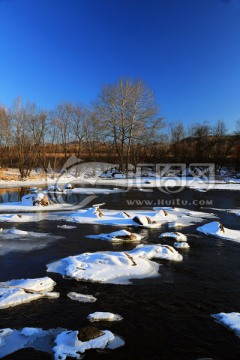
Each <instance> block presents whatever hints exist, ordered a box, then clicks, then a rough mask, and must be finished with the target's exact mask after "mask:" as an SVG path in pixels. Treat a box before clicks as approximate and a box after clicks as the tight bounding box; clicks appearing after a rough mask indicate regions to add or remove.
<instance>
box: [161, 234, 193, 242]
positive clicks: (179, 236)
mask: <svg viewBox="0 0 240 360" xmlns="http://www.w3.org/2000/svg"><path fill="white" fill-rule="evenodd" d="M165 237H168V238H173V239H175V240H176V241H187V237H186V235H184V234H182V233H180V232H165V233H162V234H161V235H160V236H159V238H165Z"/></svg>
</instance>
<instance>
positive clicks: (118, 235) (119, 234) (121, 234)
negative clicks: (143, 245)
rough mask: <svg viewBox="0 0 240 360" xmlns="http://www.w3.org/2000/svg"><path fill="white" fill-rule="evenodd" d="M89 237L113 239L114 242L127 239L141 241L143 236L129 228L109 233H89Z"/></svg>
mask: <svg viewBox="0 0 240 360" xmlns="http://www.w3.org/2000/svg"><path fill="white" fill-rule="evenodd" d="M87 237H88V238H92V239H100V240H105V241H112V242H125V241H130V242H139V241H141V239H142V236H140V235H138V234H135V233H131V232H129V231H127V230H119V231H114V232H112V233H108V234H96V235H87Z"/></svg>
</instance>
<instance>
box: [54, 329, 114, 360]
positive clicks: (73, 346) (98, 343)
mask: <svg viewBox="0 0 240 360" xmlns="http://www.w3.org/2000/svg"><path fill="white" fill-rule="evenodd" d="M103 333H104V334H103V335H102V336H99V337H97V338H95V339H92V340H89V341H80V340H79V339H78V331H64V332H62V333H61V334H59V335H58V336H57V338H56V339H55V344H56V346H54V348H53V351H54V359H56V360H60V359H61V360H65V359H66V358H67V357H73V358H75V359H81V354H83V353H85V351H86V350H89V349H104V348H106V347H108V344H109V343H111V342H112V341H114V339H115V336H114V334H113V333H112V332H111V331H108V330H103Z"/></svg>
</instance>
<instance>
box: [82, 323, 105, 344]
mask: <svg viewBox="0 0 240 360" xmlns="http://www.w3.org/2000/svg"><path fill="white" fill-rule="evenodd" d="M103 334H104V332H103V331H102V330H100V329H98V328H97V327H95V326H84V327H82V328H81V329H79V332H78V338H79V340H80V341H83V342H84V341H89V340H92V339H96V338H98V337H99V336H102V335H103Z"/></svg>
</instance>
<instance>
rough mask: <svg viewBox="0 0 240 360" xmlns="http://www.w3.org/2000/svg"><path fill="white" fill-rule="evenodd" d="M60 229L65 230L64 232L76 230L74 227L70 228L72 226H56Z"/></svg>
mask: <svg viewBox="0 0 240 360" xmlns="http://www.w3.org/2000/svg"><path fill="white" fill-rule="evenodd" d="M57 227H58V228H60V229H66V230H72V229H76V228H77V227H76V226H72V225H58V226H57Z"/></svg>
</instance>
